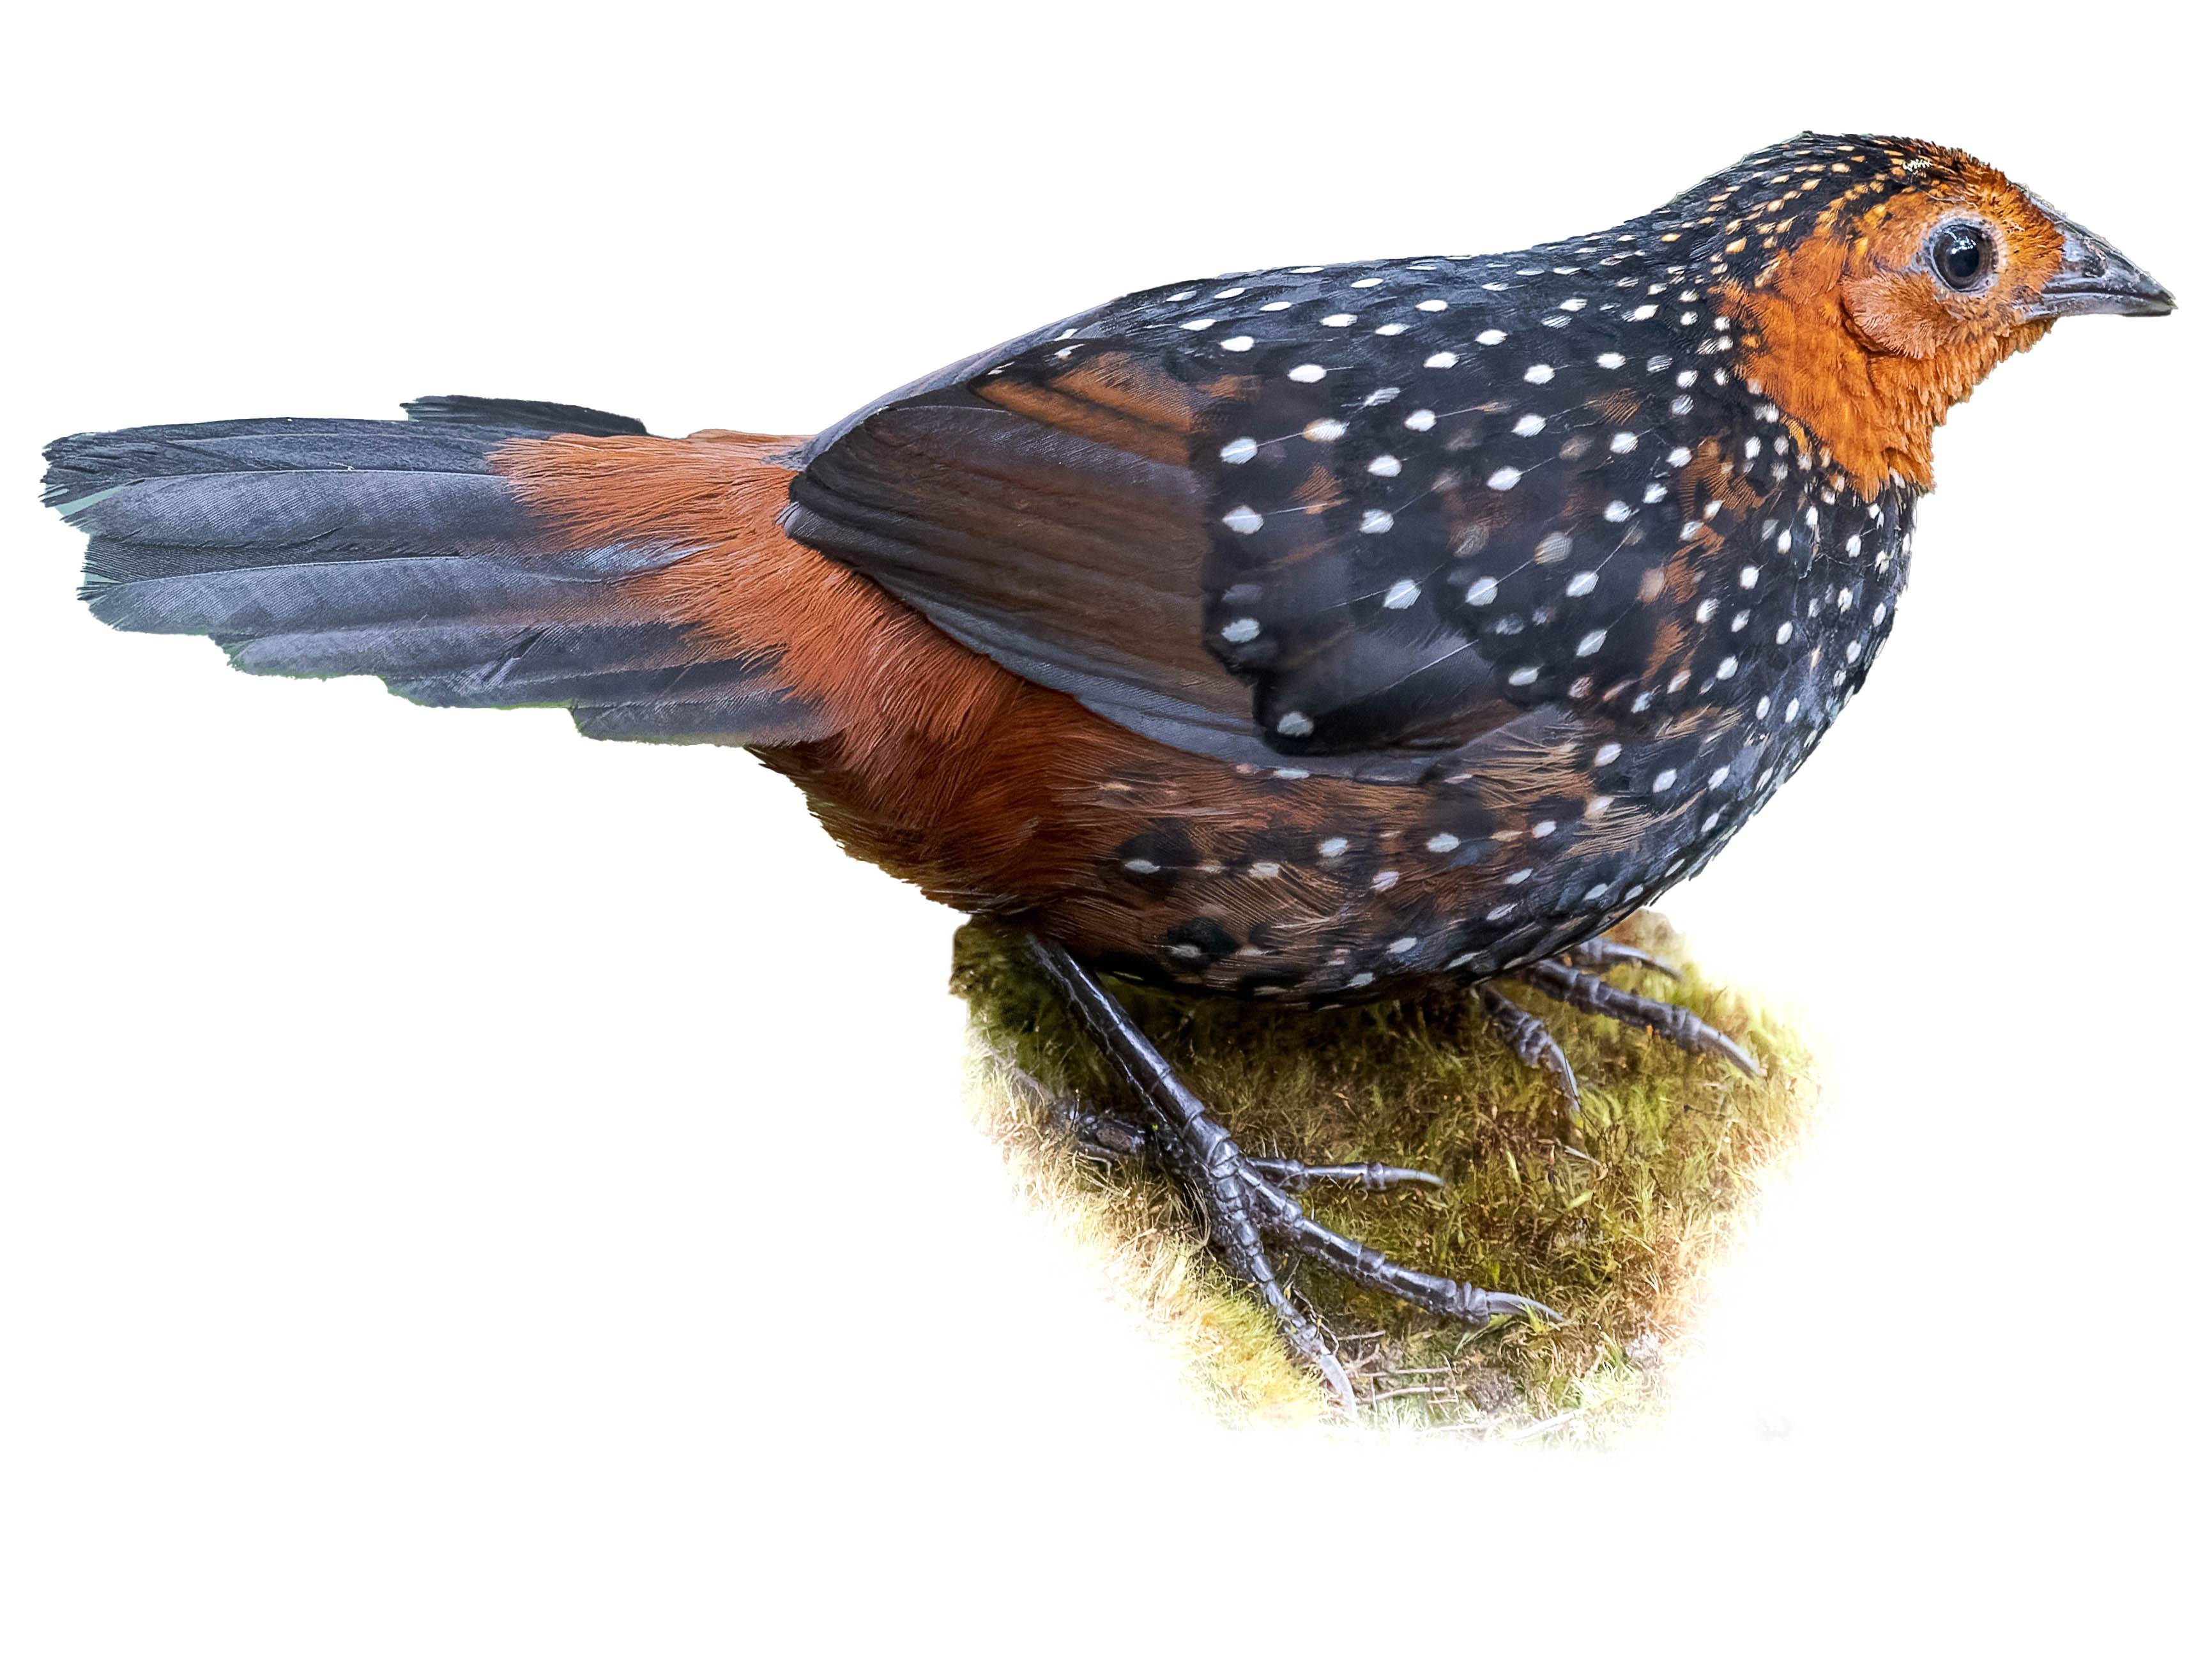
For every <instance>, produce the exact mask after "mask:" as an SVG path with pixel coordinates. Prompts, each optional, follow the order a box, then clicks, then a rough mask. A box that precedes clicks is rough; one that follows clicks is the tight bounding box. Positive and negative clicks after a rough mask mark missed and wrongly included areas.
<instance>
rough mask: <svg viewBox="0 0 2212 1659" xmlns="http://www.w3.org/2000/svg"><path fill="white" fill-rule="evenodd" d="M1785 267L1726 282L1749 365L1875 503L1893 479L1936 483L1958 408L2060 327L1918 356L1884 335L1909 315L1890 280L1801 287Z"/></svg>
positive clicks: (1751, 380)
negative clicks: (1780, 276) (1890, 344)
mask: <svg viewBox="0 0 2212 1659" xmlns="http://www.w3.org/2000/svg"><path fill="white" fill-rule="evenodd" d="M1787 276H1788V273H1785V274H1784V280H1783V281H1781V282H1778V283H1776V284H1775V285H1774V286H1773V287H1772V288H1771V289H1747V288H1743V287H1741V286H1736V285H1734V284H1730V285H1728V286H1726V287H1724V288H1723V289H1722V291H1721V300H1720V302H1721V304H1722V305H1723V307H1725V308H1726V310H1727V311H1728V313H1729V315H1731V316H1733V317H1734V318H1735V319H1736V326H1737V329H1738V332H1739V338H1740V339H1741V351H1742V355H1741V358H1740V360H1739V361H1740V366H1741V374H1742V375H1743V377H1744V380H1745V381H1746V383H1747V386H1756V387H1757V388H1759V391H1760V392H1762V393H1763V394H1764V395H1765V397H1767V398H1771V400H1772V401H1773V402H1774V403H1775V404H1776V405H1777V406H1778V407H1779V408H1780V409H1781V410H1783V412H1784V413H1785V414H1786V415H1788V416H1790V418H1791V419H1792V420H1794V421H1796V422H1798V424H1800V425H1801V426H1802V427H1804V428H1805V429H1806V430H1807V431H1808V432H1810V433H1811V434H1812V435H1813V436H1814V438H1815V439H1816V440H1817V441H1819V442H1820V444H1821V445H1822V446H1823V447H1825V449H1826V451H1827V455H1826V457H1824V458H1823V459H1831V458H1832V460H1833V463H1834V465H1835V466H1836V467H1837V468H1838V470H1839V471H1842V472H1843V473H1844V476H1845V477H1846V478H1847V479H1848V480H1849V482H1850V484H1851V486H1852V487H1853V488H1854V489H1857V491H1858V493H1859V494H1860V495H1863V496H1865V497H1867V498H1868V499H1869V500H1871V499H1872V498H1873V497H1874V495H1875V494H1876V493H1877V492H1879V491H1880V490H1881V488H1882V487H1883V486H1884V485H1885V484H1887V483H1904V484H1909V485H1911V486H1912V487H1913V488H1915V489H1929V488H1930V487H1931V486H1932V485H1933V484H1934V483H1935V482H1936V474H1935V468H1934V464H1933V459H1932V455H1931V450H1932V447H1933V441H1934V437H1935V432H1936V428H1937V427H1938V426H1940V425H1942V422H1943V418H1944V416H1947V415H1948V414H1949V413H1950V411H1951V408H1952V406H1953V405H1954V404H1958V403H1960V402H1963V401H1964V400H1965V399H1966V397H1967V396H1968V395H1969V394H1970V393H1971V392H1972V391H1973V389H1974V387H1975V386H1977V385H1978V384H1979V383H1980V381H1981V380H1982V378H1983V376H1984V375H1986V374H1988V373H1989V372H1990V370H1991V369H1992V368H1996V365H1997V364H1999V363H2000V362H2003V361H2004V360H2005V359H2006V358H2007V357H2009V356H2012V354H2013V353H2014V352H2015V351H2021V350H2025V349H2027V347H2028V346H2030V345H2033V343H2035V342H2036V341H2038V340H2039V339H2041V338H2042V337H2043V336H2044V335H2045V333H2046V332H2047V331H2049V329H2050V324H2049V323H2048V322H2035V323H2029V324H2027V325H2023V326H2021V327H2019V328H2015V329H2011V330H2008V331H2005V332H2002V333H1999V334H1992V335H1989V336H1986V337H1981V338H1978V339H1975V340H1972V341H1969V342H1965V343H1951V342H1937V341H1934V340H1929V341H1926V342H1924V343H1923V342H1918V341H1915V342H1914V343H1915V344H1917V345H1920V346H1921V347H1922V349H1921V350H1920V351H1918V352H1917V353H1911V352H1905V351H1896V350H1891V349H1885V348H1884V347H1881V346H1878V345H1876V344H1875V343H1874V337H1875V336H1876V335H1881V336H1882V337H1893V336H1897V335H1899V333H1900V332H1901V331H1902V326H1903V325H1905V323H1906V322H1907V321H1908V320H1909V319H1903V318H1900V317H1899V316H1897V315H1895V314H1894V313H1893V312H1891V311H1887V310H1885V309H1884V307H1885V305H1886V304H1887V301H1888V296H1887V294H1886V293H1885V292H1884V291H1883V290H1882V289H1880V288H1878V287H1875V286H1872V285H1869V284H1853V285H1850V286H1848V287H1846V286H1842V285H1832V286H1827V287H1825V288H1822V289H1816V290H1815V291H1813V292H1809V293H1798V294H1793V293H1792V292H1790V283H1788V280H1787ZM1905 337H1907V338H1910V337H1911V336H1910V335H1906V336H1905Z"/></svg>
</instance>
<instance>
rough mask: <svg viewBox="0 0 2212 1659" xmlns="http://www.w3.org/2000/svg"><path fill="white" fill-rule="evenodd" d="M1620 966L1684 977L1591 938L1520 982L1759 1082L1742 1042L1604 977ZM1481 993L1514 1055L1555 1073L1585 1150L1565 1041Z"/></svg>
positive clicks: (1570, 1124) (1576, 1141)
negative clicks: (1638, 1028) (1722, 1063)
mask: <svg viewBox="0 0 2212 1659" xmlns="http://www.w3.org/2000/svg"><path fill="white" fill-rule="evenodd" d="M1614 968H1644V969H1650V970H1651V971H1653V972H1655V973H1660V974H1664V975H1666V976H1667V977H1668V978H1669V979H1673V980H1680V978H1681V977H1682V975H1681V970H1680V969H1678V968H1676V967H1675V966H1674V964H1673V963H1668V962H1662V961H1661V960H1660V959H1659V958H1658V957H1655V956H1652V955H1650V953H1648V952H1646V951H1639V950H1638V949H1637V948H1636V947H1635V946H1634V945H1619V944H1615V943H1614V942H1613V940H1611V939H1585V940H1584V941H1583V943H1582V944H1580V945H1573V946H1571V947H1570V948H1569V949H1568V950H1567V951H1565V952H1564V953H1563V954H1562V955H1561V956H1560V957H1559V959H1558V960H1557V961H1553V962H1540V963H1534V965H1533V966H1530V967H1528V968H1524V969H1521V970H1520V972H1519V973H1518V974H1516V975H1515V977H1516V978H1517V979H1518V980H1520V981H1521V982H1522V984H1524V985H1527V986H1528V987H1531V988H1532V989H1534V990H1537V991H1541V992H1542V993H1543V994H1544V995H1546V996H1547V997H1550V998H1552V999H1553V1000H1555V1001H1559V1002H1564V1003H1565V1004H1566V1005H1567V1006H1569V1007H1570V1008H1577V1009H1580V1010H1581V1011H1582V1012H1584V1013H1586V1014H1599V1015H1602V1016H1603V1017H1604V1018H1607V1019H1616V1020H1620V1021H1621V1022H1622V1023H1623V1024H1629V1025H1638V1026H1641V1027H1643V1028H1644V1030H1647V1031H1650V1032H1654V1033H1656V1035H1657V1036H1662V1037H1664V1038H1665V1039H1666V1040H1667V1041H1668V1042H1671V1043H1673V1044H1674V1046H1675V1047H1676V1048H1680V1049H1683V1050H1685V1051H1686V1052H1687V1053H1690V1054H1710V1055H1714V1056H1717V1057H1718V1058H1720V1059H1722V1060H1727V1061H1728V1062H1729V1064H1730V1065H1732V1066H1736V1067H1738V1068H1739V1069H1741V1070H1742V1071H1744V1072H1746V1073H1749V1074H1750V1075H1751V1076H1753V1077H1764V1076H1765V1070H1764V1068H1762V1067H1761V1066H1760V1065H1759V1061H1758V1060H1755V1059H1754V1058H1753V1056H1752V1055H1751V1054H1750V1053H1749V1052H1748V1051H1747V1050H1746V1049H1745V1048H1743V1046H1742V1045H1741V1043H1739V1042H1736V1041H1735V1039H1734V1038H1732V1037H1730V1036H1728V1035H1726V1034H1725V1033H1724V1032H1722V1031H1718V1030H1715V1029H1714V1028H1713V1027H1712V1026H1711V1025H1709V1024H1706V1023H1705V1021H1704V1020H1702V1019H1700V1018H1698V1017H1697V1016H1696V1015H1695V1014H1693V1013H1692V1012H1690V1011H1689V1010H1688V1009H1687V1008H1684V1007H1680V1006H1678V1005H1676V1004H1674V1003H1671V1002H1660V1001H1657V1000H1655V999H1653V998H1650V997H1640V996H1638V995H1636V994H1634V993H1633V992H1630V991H1624V990H1621V989H1620V988H1619V987H1616V986H1612V985H1608V984H1607V983H1606V982H1605V981H1604V980H1602V979H1601V978H1599V977H1598V975H1601V974H1603V973H1605V972H1607V970H1608V969H1614ZM1475 994H1476V996H1477V997H1478V998H1479V999H1480V1001H1481V1004H1482V1012H1484V1013H1485V1014H1486V1015H1487V1016H1488V1017H1489V1018H1490V1023H1491V1024H1492V1027H1493V1028H1494V1029H1495V1030H1497V1032H1498V1036H1499V1038H1500V1039H1501V1040H1502V1041H1503V1042H1504V1044H1505V1046H1506V1047H1507V1048H1509V1049H1510V1050H1511V1051H1512V1054H1513V1057H1514V1058H1515V1059H1516V1060H1519V1061H1520V1062H1521V1063H1522V1065H1523V1066H1535V1067H1537V1068H1538V1069H1539V1070H1541V1071H1544V1072H1547V1073H1550V1075H1551V1079H1552V1082H1553V1086H1554V1087H1555V1088H1556V1089H1557V1091H1558V1092H1559V1099H1560V1103H1561V1105H1562V1107H1563V1108H1564V1111H1565V1119H1566V1124H1565V1127H1566V1138H1567V1139H1568V1140H1569V1142H1570V1143H1571V1144H1573V1145H1575V1146H1580V1145H1581V1143H1582V1115H1583V1091H1582V1085H1580V1084H1579V1083H1577V1081H1576V1080H1575V1069H1574V1067H1573V1066H1571V1065H1570V1064H1569V1063H1568V1061H1567V1056H1566V1054H1565V1051H1563V1050H1562V1049H1561V1048H1560V1047H1559V1040H1558V1039H1557V1038H1555V1037H1554V1036H1553V1035H1552V1033H1551V1030H1550V1029H1549V1028H1548V1027H1547V1026H1546V1025H1545V1024H1544V1022H1543V1021H1542V1020H1541V1019H1540V1018H1537V1017H1536V1016H1535V1015H1534V1014H1532V1013H1530V1012H1528V1010H1527V1009H1526V1008H1523V1007H1522V1006H1520V1004H1518V1003H1516V1002H1513V1001H1510V1000H1508V999H1506V998H1505V997H1504V996H1503V995H1501V994H1499V993H1498V991H1496V990H1495V989H1493V988H1492V987H1490V986H1488V985H1481V986H1478V987H1475Z"/></svg>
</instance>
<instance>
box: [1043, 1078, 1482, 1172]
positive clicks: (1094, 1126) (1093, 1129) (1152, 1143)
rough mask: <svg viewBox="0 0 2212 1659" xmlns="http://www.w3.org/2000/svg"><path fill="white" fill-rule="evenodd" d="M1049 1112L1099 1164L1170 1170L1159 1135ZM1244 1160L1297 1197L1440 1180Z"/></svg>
mask: <svg viewBox="0 0 2212 1659" xmlns="http://www.w3.org/2000/svg"><path fill="white" fill-rule="evenodd" d="M1053 1107H1054V1110H1055V1111H1056V1112H1057V1113H1058V1114H1059V1115H1060V1121H1062V1122H1063V1123H1064V1124H1066V1127H1067V1128H1068V1131H1069V1133H1071V1134H1073V1137H1074V1139H1075V1144H1076V1146H1078V1147H1079V1149H1080V1150H1081V1151H1082V1152H1085V1154H1087V1155H1088V1156H1090V1157H1092V1158H1097V1159H1098V1160H1099V1161H1100V1162H1101V1163H1103V1164H1123V1163H1129V1162H1132V1161H1133V1162H1136V1163H1139V1164H1146V1165H1149V1166H1151V1167H1152V1168H1155V1169H1160V1170H1166V1169H1168V1168H1169V1167H1170V1163H1169V1158H1168V1157H1167V1154H1166V1153H1165V1152H1164V1150H1163V1148H1162V1144H1161V1141H1160V1139H1159V1138H1158V1137H1157V1136H1155V1135H1154V1134H1153V1133H1152V1131H1151V1130H1149V1129H1147V1128H1146V1127H1145V1126H1144V1125H1143V1124H1141V1123H1138V1122H1135V1121H1132V1120H1131V1119H1128V1118H1126V1117H1115V1116H1112V1115H1109V1114H1107V1113H1103V1112H1086V1111H1085V1110H1084V1109H1082V1107H1081V1105H1080V1104H1079V1103H1074V1102H1072V1101H1066V1100H1055V1101H1054V1103H1053ZM1244 1162H1245V1163H1246V1164H1248V1165H1249V1166H1250V1168H1251V1169H1252V1170H1254V1171H1255V1172H1256V1173H1257V1174H1258V1175H1259V1176H1260V1177H1261V1179H1262V1180H1263V1181H1265V1182H1267V1184H1268V1185H1269V1186H1270V1187H1273V1188H1275V1189H1276V1190H1277V1191H1278V1192H1285V1193H1302V1192H1304V1190H1305V1189H1306V1188H1309V1187H1321V1186H1346V1187H1358V1188H1361V1189H1362V1190H1364V1191H1366V1192H1370V1193H1379V1192H1383V1191H1385V1190H1387V1189H1388V1188H1392V1187H1401V1186H1405V1185H1407V1184H1408V1183H1414V1184H1418V1185H1424V1186H1430V1187H1441V1186H1443V1184H1444V1178H1443V1176H1440V1175H1434V1174H1431V1172H1430V1171H1428V1170H1408V1169H1405V1168H1402V1167H1401V1166H1400V1165H1398V1164H1303V1163H1300V1162H1299V1161H1298V1160H1297V1159H1296V1158H1255V1157H1252V1156H1251V1155H1249V1153H1248V1154H1247V1155H1246V1156H1245V1159H1244Z"/></svg>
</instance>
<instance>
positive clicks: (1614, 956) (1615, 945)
mask: <svg viewBox="0 0 2212 1659" xmlns="http://www.w3.org/2000/svg"><path fill="white" fill-rule="evenodd" d="M1561 960H1562V961H1564V962H1565V963H1568V964H1569V965H1570V966H1571V967H1576V968H1587V969H1589V970H1590V971H1591V972H1593V973H1598V974H1602V973H1606V972H1607V971H1609V970H1610V969H1615V968H1644V969H1650V971H1651V972H1653V973H1655V974H1664V975H1666V976H1667V977H1668V979H1671V980H1674V981H1677V982H1679V981H1680V979H1681V977H1682V970H1681V969H1680V968H1677V967H1676V966H1675V965H1674V963H1671V962H1666V961H1662V959H1661V958H1659V957H1655V956H1653V955H1652V954H1651V953H1650V951H1639V950H1638V949H1637V948H1636V947H1635V946H1634V945H1623V944H1621V943H1620V942H1619V941H1618V940H1616V939H1584V940H1583V942H1582V943H1581V944H1580V945H1569V946H1568V947H1567V949H1566V951H1565V952H1564V953H1563V955H1562V957H1561Z"/></svg>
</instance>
